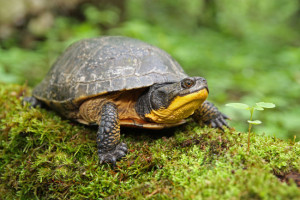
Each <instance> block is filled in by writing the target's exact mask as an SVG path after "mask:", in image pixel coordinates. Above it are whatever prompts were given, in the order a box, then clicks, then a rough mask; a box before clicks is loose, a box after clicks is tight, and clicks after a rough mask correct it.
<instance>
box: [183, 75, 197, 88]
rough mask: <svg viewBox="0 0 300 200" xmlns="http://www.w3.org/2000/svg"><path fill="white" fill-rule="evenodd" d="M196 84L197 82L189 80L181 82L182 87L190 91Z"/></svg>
mask: <svg viewBox="0 0 300 200" xmlns="http://www.w3.org/2000/svg"><path fill="white" fill-rule="evenodd" d="M194 84H195V81H194V80H192V79H189V78H186V79H183V80H182V81H181V87H183V88H185V89H188V88H190V87H192V86H193V85H194Z"/></svg>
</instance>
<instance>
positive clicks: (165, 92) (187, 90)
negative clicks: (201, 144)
mask: <svg viewBox="0 0 300 200" xmlns="http://www.w3.org/2000/svg"><path fill="white" fill-rule="evenodd" d="M207 96H208V87H207V82H206V80H205V79H204V78H202V77H188V78H185V79H183V80H181V81H179V82H172V83H162V84H154V85H153V86H151V87H150V89H149V91H148V92H147V93H146V94H144V95H143V96H142V97H140V99H139V101H138V102H137V105H138V107H137V112H138V113H139V114H140V115H143V116H142V117H144V118H145V119H146V120H149V121H152V122H156V123H178V122H180V121H181V120H182V119H185V118H187V117H189V116H190V115H192V114H193V113H194V111H195V110H196V109H198V108H199V107H200V105H201V104H202V103H203V102H204V101H205V99H206V98H207ZM141 107H143V108H142V109H141Z"/></svg>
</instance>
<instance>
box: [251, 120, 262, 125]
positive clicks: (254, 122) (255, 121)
mask: <svg viewBox="0 0 300 200" xmlns="http://www.w3.org/2000/svg"><path fill="white" fill-rule="evenodd" d="M248 123H249V124H254V125H258V124H261V123H262V122H261V121H259V120H254V121H250V120H248Z"/></svg>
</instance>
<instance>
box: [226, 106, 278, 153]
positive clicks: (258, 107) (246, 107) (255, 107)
mask: <svg viewBox="0 0 300 200" xmlns="http://www.w3.org/2000/svg"><path fill="white" fill-rule="evenodd" d="M226 106H230V107H234V108H237V109H242V110H249V111H250V120H247V122H248V123H249V127H248V149H247V152H248V153H249V150H250V135H251V128H252V125H259V124H261V123H262V122H261V121H259V120H253V113H254V110H259V111H262V110H264V108H274V107H275V104H273V103H266V102H259V103H256V105H254V106H249V105H247V104H244V103H229V104H226Z"/></svg>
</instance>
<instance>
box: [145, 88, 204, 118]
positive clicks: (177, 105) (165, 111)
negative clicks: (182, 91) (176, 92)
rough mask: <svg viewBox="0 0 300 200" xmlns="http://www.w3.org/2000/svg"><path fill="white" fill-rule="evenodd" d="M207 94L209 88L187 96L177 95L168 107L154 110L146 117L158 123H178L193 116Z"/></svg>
mask: <svg viewBox="0 0 300 200" xmlns="http://www.w3.org/2000/svg"><path fill="white" fill-rule="evenodd" d="M207 96H208V91H207V89H202V90H199V91H197V92H194V93H191V94H188V95H185V96H177V97H175V98H174V99H173V101H172V102H171V103H170V105H169V106H168V107H167V108H160V109H158V110H152V111H151V113H149V114H146V115H145V117H147V118H149V119H151V120H152V121H154V122H156V123H178V122H180V121H181V120H182V119H185V118H187V117H189V116H191V115H192V114H193V113H194V111H195V110H196V109H198V108H199V107H200V105H201V104H202V103H203V102H204V101H205V99H206V98H207Z"/></svg>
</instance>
